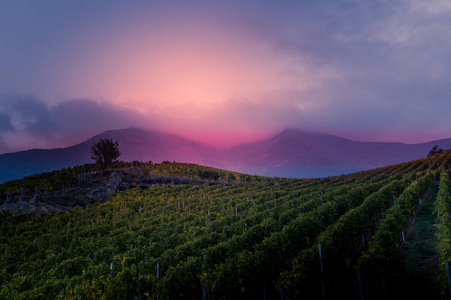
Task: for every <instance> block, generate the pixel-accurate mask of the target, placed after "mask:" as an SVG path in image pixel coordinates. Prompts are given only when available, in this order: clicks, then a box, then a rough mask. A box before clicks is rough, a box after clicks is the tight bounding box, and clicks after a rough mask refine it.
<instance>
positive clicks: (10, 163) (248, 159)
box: [0, 128, 451, 182]
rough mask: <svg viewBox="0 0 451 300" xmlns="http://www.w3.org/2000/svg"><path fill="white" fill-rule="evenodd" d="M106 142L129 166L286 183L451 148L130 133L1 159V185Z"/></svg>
mask: <svg viewBox="0 0 451 300" xmlns="http://www.w3.org/2000/svg"><path fill="white" fill-rule="evenodd" d="M106 137H108V138H111V139H114V140H117V141H119V148H120V151H121V153H122V155H121V156H120V159H121V160H124V161H132V160H139V161H149V160H151V161H153V162H161V161H163V160H168V161H177V162H190V163H196V164H201V165H208V166H212V167H218V168H223V169H227V170H235V171H238V172H242V173H248V174H257V175H266V176H280V177H325V176H333V175H340V174H345V173H352V172H356V171H361V170H366V169H372V168H376V167H381V166H386V165H390V164H396V163H400V162H406V161H410V160H414V159H418V158H421V157H424V156H426V154H427V153H428V151H429V150H430V149H431V148H432V146H434V145H439V147H441V148H444V149H450V148H451V138H450V139H443V140H438V141H432V142H429V143H421V144H403V143H378V142H355V141H351V140H348V139H345V138H341V137H338V136H334V135H330V134H324V133H308V132H304V131H301V130H296V129H287V130H285V131H283V132H281V133H279V134H277V135H275V136H273V137H271V138H268V139H266V140H263V141H259V142H255V143H250V144H245V145H239V146H236V147H233V148H231V149H229V150H226V151H223V150H218V149H216V148H214V147H211V146H208V145H204V144H202V143H198V142H193V141H189V140H187V139H184V138H182V137H179V136H176V135H172V134H168V133H162V132H157V131H147V130H142V129H136V128H129V129H124V130H110V131H106V132H104V133H102V134H99V135H97V136H94V137H92V138H91V139H89V140H87V141H85V142H83V143H81V144H78V145H74V146H72V147H68V148H61V149H52V150H29V151H22V152H17V153H9V154H3V155H0V182H4V181H6V180H10V179H16V178H21V177H23V176H26V175H32V174H35V173H41V172H46V171H51V170H55V169H61V168H65V167H70V166H75V165H80V164H84V163H89V162H92V160H91V159H90V154H89V148H90V147H91V146H92V145H93V144H94V143H96V142H97V141H99V140H100V139H101V138H106Z"/></svg>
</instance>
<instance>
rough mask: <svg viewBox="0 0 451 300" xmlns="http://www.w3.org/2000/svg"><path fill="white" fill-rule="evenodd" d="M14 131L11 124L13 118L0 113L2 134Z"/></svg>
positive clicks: (0, 130)
mask: <svg viewBox="0 0 451 300" xmlns="http://www.w3.org/2000/svg"><path fill="white" fill-rule="evenodd" d="M13 129H14V128H13V125H12V124H11V116H10V115H9V114H7V113H4V112H1V111H0V132H2V131H13Z"/></svg>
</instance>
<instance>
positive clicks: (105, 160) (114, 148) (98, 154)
mask: <svg viewBox="0 0 451 300" xmlns="http://www.w3.org/2000/svg"><path fill="white" fill-rule="evenodd" d="M91 154H92V155H91V159H94V160H95V161H96V163H97V164H99V165H100V167H101V168H102V171H103V172H105V169H106V168H109V167H110V164H111V163H112V162H113V161H115V160H116V159H117V158H118V157H119V156H120V155H121V153H120V152H119V143H118V142H117V141H114V142H113V140H111V139H108V138H105V139H101V140H100V141H99V142H98V143H95V144H94V145H93V146H92V147H91Z"/></svg>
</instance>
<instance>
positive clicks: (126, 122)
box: [0, 95, 150, 151]
mask: <svg viewBox="0 0 451 300" xmlns="http://www.w3.org/2000/svg"><path fill="white" fill-rule="evenodd" d="M149 123H150V122H149V121H148V120H146V122H144V118H143V116H142V115H140V114H139V113H137V112H135V111H131V110H127V109H123V108H117V107H115V106H114V105H111V104H108V105H107V104H99V103H97V102H96V101H93V100H88V99H82V100H68V101H63V102H61V103H59V104H57V105H55V106H49V105H48V104H46V103H45V102H44V101H42V100H40V99H37V98H35V97H33V96H23V95H20V96H14V95H8V96H0V131H11V132H14V137H9V142H10V143H12V144H14V142H15V140H14V139H18V140H19V139H28V140H29V143H30V147H32V146H33V145H32V144H33V142H36V145H39V146H42V145H46V144H47V145H49V147H62V146H69V145H72V144H75V143H79V142H81V141H83V140H85V139H88V138H90V137H91V136H93V135H96V134H99V133H101V132H103V131H105V130H110V129H121V128H126V127H131V126H138V127H143V126H144V125H146V126H148V125H149ZM0 138H1V136H0ZM37 141H39V142H37ZM0 146H1V145H0ZM4 146H5V145H4ZM2 148H6V146H5V147H2ZM0 151H1V149H0Z"/></svg>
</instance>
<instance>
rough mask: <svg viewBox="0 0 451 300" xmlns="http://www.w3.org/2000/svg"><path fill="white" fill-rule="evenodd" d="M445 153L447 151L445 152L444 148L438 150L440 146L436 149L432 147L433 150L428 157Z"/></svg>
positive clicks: (436, 146)
mask: <svg viewBox="0 0 451 300" xmlns="http://www.w3.org/2000/svg"><path fill="white" fill-rule="evenodd" d="M443 152H445V150H443V149H442V148H438V145H435V146H434V147H432V149H431V150H430V151H429V154H428V156H433V155H436V154H440V153H443Z"/></svg>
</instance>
